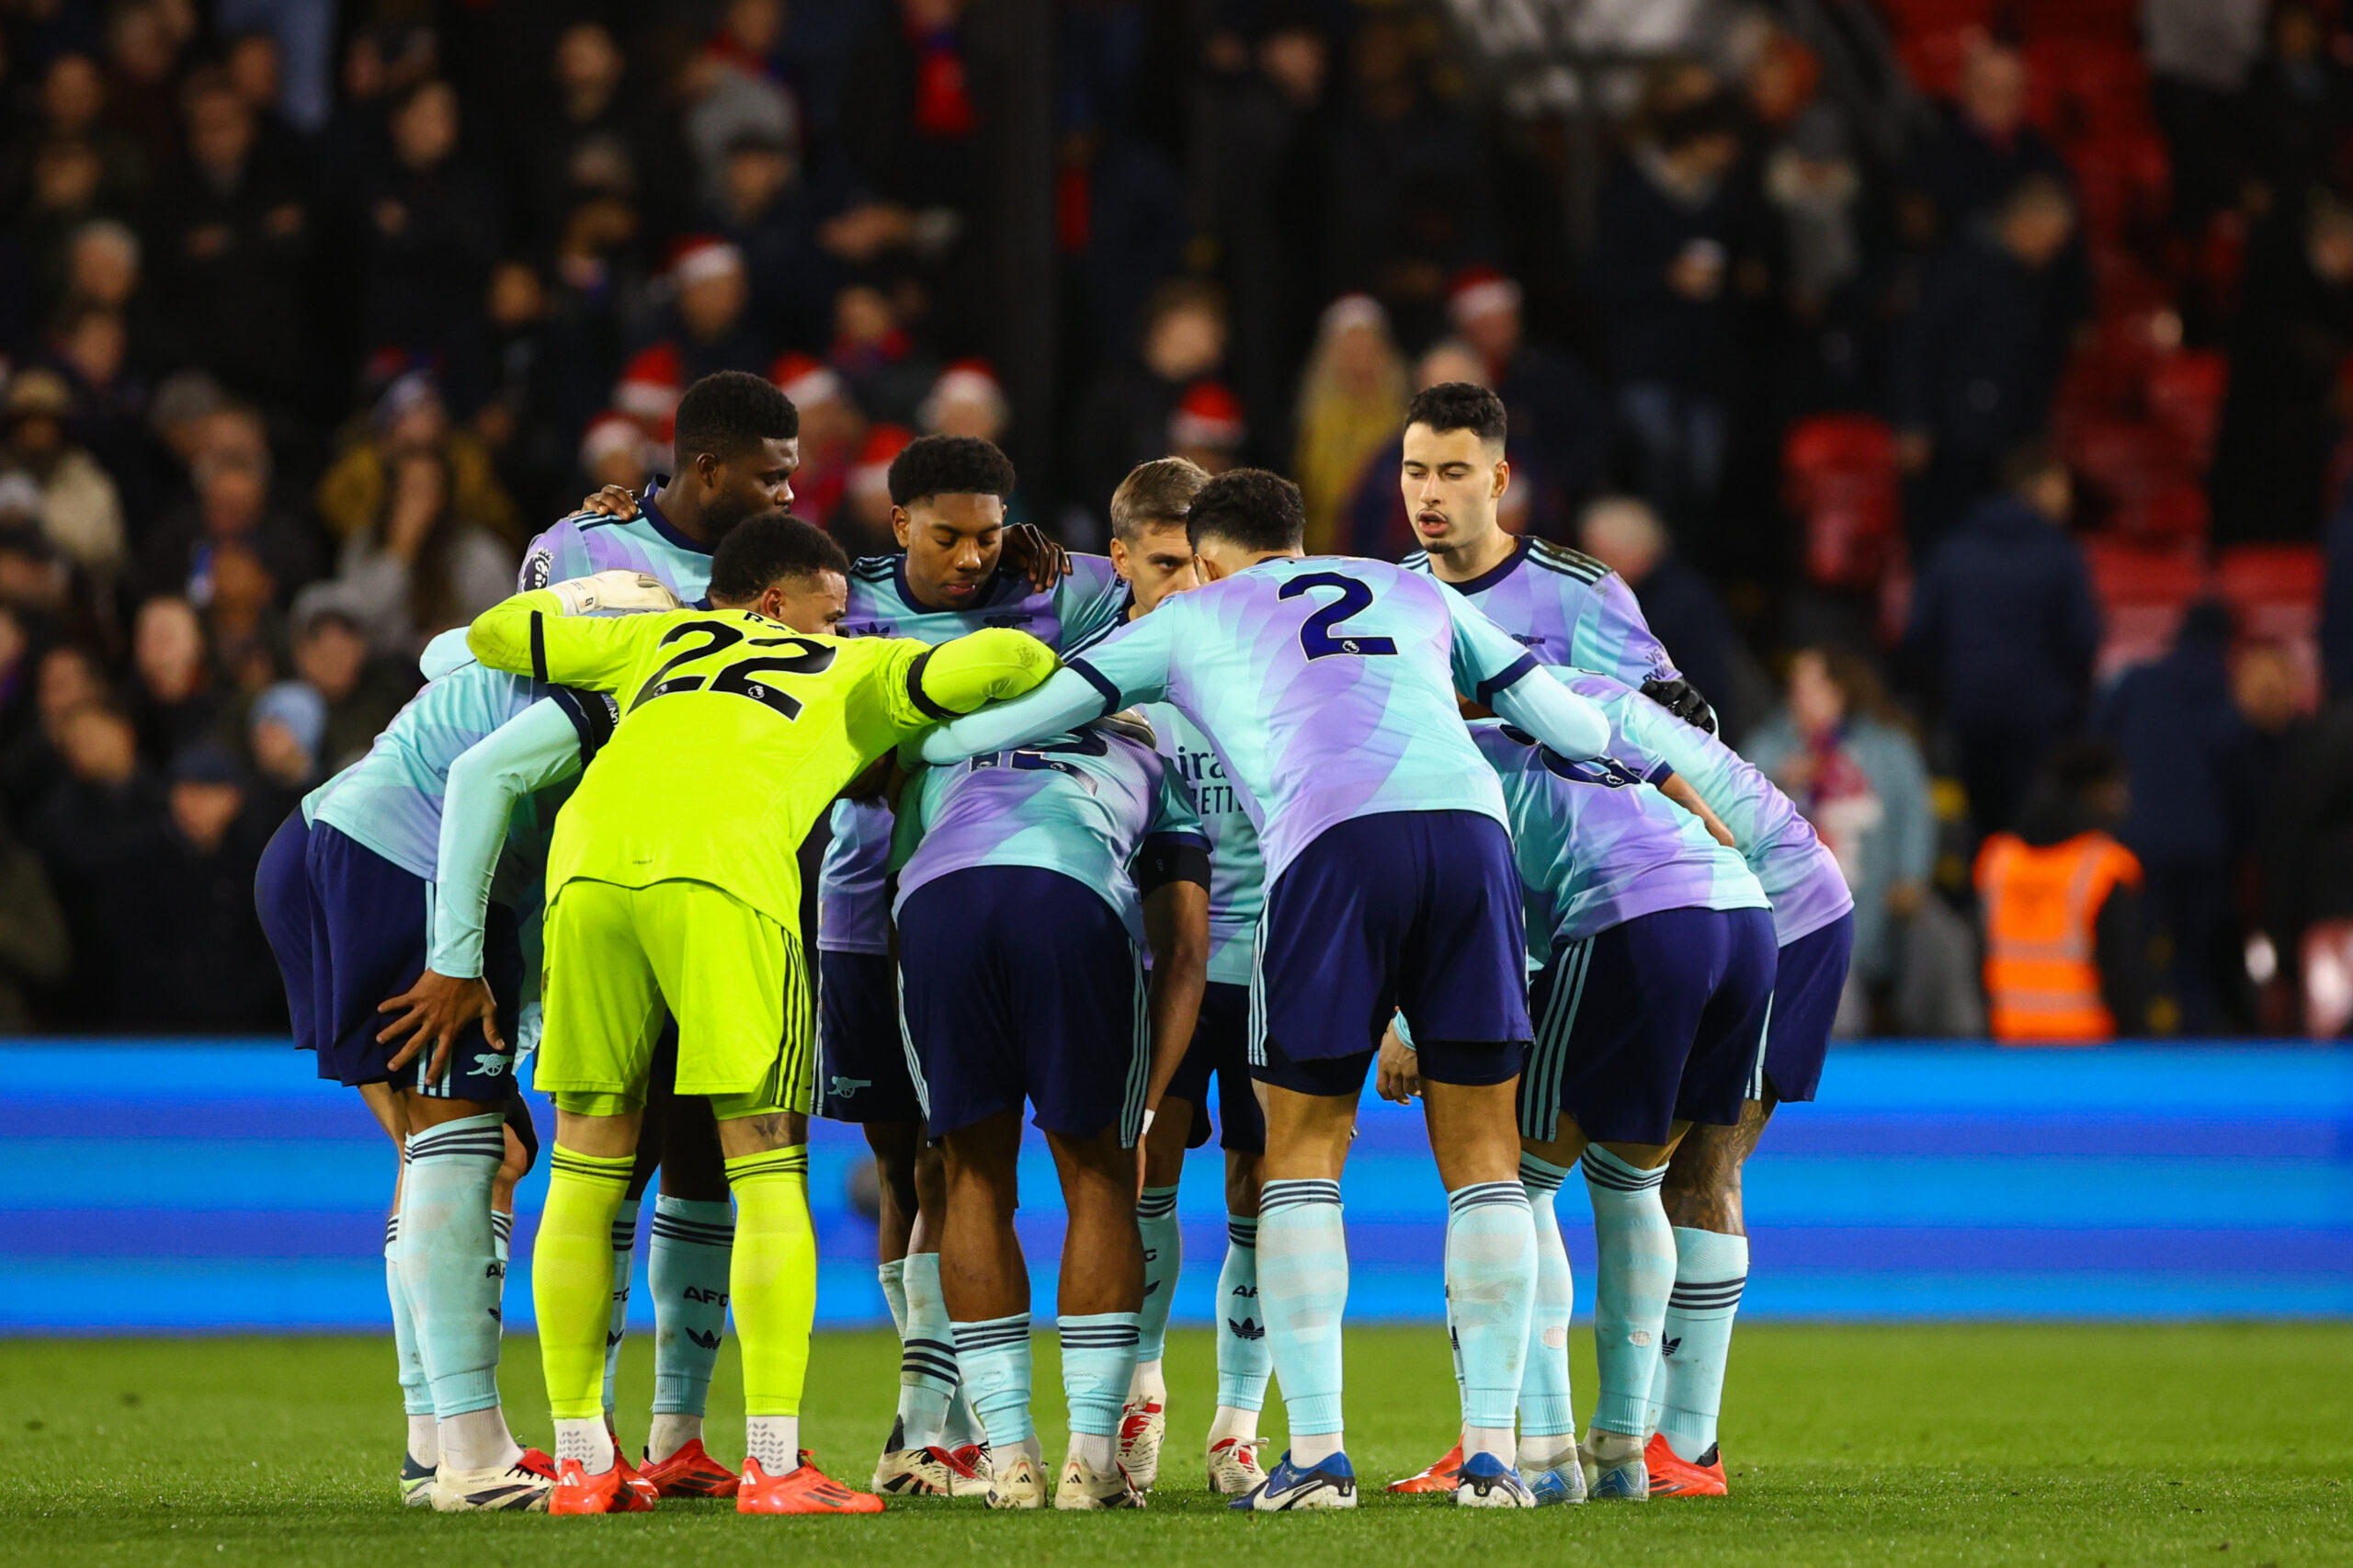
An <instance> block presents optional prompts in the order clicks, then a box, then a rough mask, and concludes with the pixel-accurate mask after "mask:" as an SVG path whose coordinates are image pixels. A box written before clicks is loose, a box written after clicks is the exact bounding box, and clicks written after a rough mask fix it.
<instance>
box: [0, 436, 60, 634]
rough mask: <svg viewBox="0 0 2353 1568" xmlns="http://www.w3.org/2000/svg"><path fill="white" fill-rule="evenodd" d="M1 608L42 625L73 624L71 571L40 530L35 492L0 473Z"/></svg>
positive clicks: (14, 476)
mask: <svg viewBox="0 0 2353 1568" xmlns="http://www.w3.org/2000/svg"><path fill="white" fill-rule="evenodd" d="M0 604H6V605H7V606H8V607H9V608H11V609H15V610H17V611H20V612H22V613H23V614H25V615H28V616H29V617H31V618H33V619H35V620H37V621H40V622H41V623H44V624H49V625H57V624H59V623H61V622H63V621H66V620H68V619H74V614H75V608H76V607H75V606H74V569H73V566H72V565H71V564H70V563H69V562H67V561H66V560H65V558H64V557H63V555H61V554H59V553H58V550H57V546H56V545H54V544H52V543H51V541H50V538H49V535H47V534H46V533H43V532H42V531H41V527H40V491H39V490H36V489H35V488H33V482H32V481H31V480H29V479H27V478H26V477H25V476H24V475H23V474H21V473H0Z"/></svg>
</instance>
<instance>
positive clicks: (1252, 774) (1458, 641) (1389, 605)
mask: <svg viewBox="0 0 2353 1568" xmlns="http://www.w3.org/2000/svg"><path fill="white" fill-rule="evenodd" d="M1534 668H1535V661H1534V660H1533V659H1532V658H1531V657H1530V656H1529V654H1528V653H1526V652H1525V651H1524V650H1522V649H1521V648H1520V646H1519V644H1518V643H1517V642H1513V641H1512V640H1511V638H1510V637H1509V636H1507V635H1506V634H1505V633H1504V632H1503V631H1501V630H1499V629H1498V628H1497V627H1496V626H1495V623H1494V622H1493V621H1491V620H1489V619H1487V618H1486V617H1484V616H1483V615H1481V614H1480V613H1479V612H1478V611H1477V610H1476V609H1474V608H1472V607H1471V605H1470V603H1469V601H1467V600H1465V599H1464V598H1463V597H1461V595H1460V594H1457V593H1455V592H1454V591H1453V590H1452V589H1450V588H1449V587H1447V586H1446V585H1444V584H1442V583H1438V582H1436V581H1434V580H1432V579H1431V578H1429V577H1427V576H1416V575H1415V574H1412V573H1409V572H1406V571H1404V570H1403V569H1401V568H1399V567H1395V566H1391V565H1388V564H1386V563H1384V562H1377V561H1358V560H1353V559H1341V558H1336V557H1331V556H1312V557H1305V558H1302V557H1296V556H1281V557H1276V558H1273V559H1270V560H1266V561H1261V562H1258V563H1257V564H1256V565H1255V566H1250V567H1247V568H1245V570H1243V571H1240V572H1237V573H1235V574H1233V575H1232V576H1230V577H1226V578H1224V579H1222V580H1221V581H1219V582H1215V583H1212V584H1211V585H1208V586H1207V587H1204V588H1199V589H1196V590H1195V591H1193V592H1192V593H1188V594H1178V595H1176V596H1174V597H1170V598H1167V599H1165V600H1163V601H1162V602H1161V604H1160V605H1159V607H1158V608H1155V609H1154V611H1153V612H1152V613H1151V614H1150V615H1147V616H1144V617H1142V619H1137V620H1132V621H1130V622H1129V623H1128V624H1127V625H1125V626H1123V627H1121V628H1120V629H1119V630H1118V631H1114V632H1112V633H1111V635H1109V636H1108V637H1106V638H1104V639H1103V640H1102V641H1100V642H1097V643H1095V644H1094V645H1093V646H1091V647H1089V648H1087V649H1086V651H1085V652H1084V653H1079V654H1078V655H1076V656H1074V657H1073V658H1072V659H1071V660H1070V661H1069V664H1068V671H1069V672H1070V673H1074V674H1076V675H1078V676H1082V677H1083V678H1084V679H1085V680H1086V681H1087V682H1088V683H1089V684H1091V685H1092V686H1094V687H1095V688H1096V689H1097V691H1098V692H1100V693H1101V695H1102V697H1103V699H1104V700H1105V701H1106V703H1107V704H1108V708H1107V710H1111V709H1119V708H1124V707H1126V706H1128V705H1130V704H1131V703H1133V702H1152V701H1157V700H1163V699H1165V701H1167V702H1169V703H1171V704H1173V705H1174V706H1176V708H1178V709H1180V710H1183V711H1184V713H1185V715H1186V716H1187V717H1188V718H1189V719H1191V720H1192V721H1193V722H1194V723H1195V724H1196V725H1197V726H1199V729H1200V731H1201V733H1203V734H1204V735H1206V736H1207V737H1208V738H1209V740H1210V744H1211V747H1212V748H1213V749H1214V750H1215V751H1216V753H1217V756H1218V760H1219V762H1220V764H1221V765H1222V767H1223V769H1224V773H1225V777H1226V779H1227V780H1228V781H1229V782H1231V783H1233V784H1234V785H1235V786H1237V793H1238V794H1239V795H1240V797H1241V804H1242V807H1243V810H1244V811H1245V812H1247V813H1248V816H1249V820H1250V823H1251V825H1252V826H1253V827H1255V828H1256V830H1257V833H1258V838H1259V842H1260V845H1261V847H1262V849H1263V852H1264V854H1265V857H1266V864H1267V874H1266V883H1267V886H1269V887H1271V886H1272V885H1273V884H1274V882H1275V880H1276V879H1277V878H1279V877H1280V876H1281V875H1282V873H1283V869H1284V868H1285V867H1287V866H1289V865H1290V862H1291V861H1292V860H1293V859H1294V858H1296V857H1297V856H1298V855H1299V853H1300V851H1301V850H1302V849H1304V848H1305V847H1306V846H1308V844H1309V843H1311V842H1312V841H1313V839H1314V838H1315V836H1316V835H1318V834H1320V833H1322V832H1324V830H1325V829H1326V828H1329V827H1331V826H1333V825H1335V824H1338V823H1343V822H1347V821H1349V820H1351V819H1352V818H1356V817H1366V816H1374V815H1378V814H1380V813H1382V812H1461V811H1468V812H1483V813H1484V814H1485V815H1487V816H1491V817H1493V818H1495V820H1496V821H1497V822H1504V821H1506V817H1505V814H1504V803H1503V793H1502V791H1501V790H1500V789H1499V788H1498V787H1497V786H1496V784H1495V776H1494V774H1493V772H1492V771H1491V770H1490V769H1488V768H1486V767H1483V766H1482V765H1481V763H1480V759H1479V756H1478V748H1477V747H1475V746H1473V745H1472V744H1471V738H1470V735H1469V733H1467V732H1466V731H1465V730H1464V728H1463V726H1462V720H1461V716H1460V710H1459V709H1458V708H1457V706H1456V703H1455V692H1456V690H1457V689H1458V688H1459V689H1461V691H1463V692H1466V693H1470V694H1472V695H1474V696H1476V697H1477V698H1478V699H1479V700H1481V701H1487V700H1488V699H1491V698H1493V697H1494V696H1495V693H1497V692H1498V691H1500V690H1502V689H1503V688H1504V687H1508V686H1510V685H1511V684H1512V683H1513V682H1515V681H1517V680H1518V679H1520V678H1521V677H1522V676H1525V675H1527V674H1529V672H1530V671H1531V670H1533V669H1534ZM1054 678H1055V680H1056V681H1057V682H1059V681H1063V680H1064V679H1065V678H1066V677H1065V676H1055V677H1054ZM1040 689H1041V692H1042V691H1043V688H1040ZM1023 700H1024V701H1029V700H1030V699H1023ZM984 711H985V710H984ZM1011 711H1012V710H1011V708H1010V705H1008V708H1007V710H1006V712H1008V714H1009V713H1010V712H1011ZM1006 722H1010V720H1009V719H1008V720H1007V721H1006ZM963 723H965V724H973V722H972V721H963ZM990 727H992V726H989V725H974V727H973V728H972V730H970V731H967V732H965V733H979V732H980V731H981V730H983V729H987V728H990ZM956 728H957V727H956V726H949V731H944V732H942V734H943V735H947V734H949V733H951V732H954V731H955V730H956Z"/></svg>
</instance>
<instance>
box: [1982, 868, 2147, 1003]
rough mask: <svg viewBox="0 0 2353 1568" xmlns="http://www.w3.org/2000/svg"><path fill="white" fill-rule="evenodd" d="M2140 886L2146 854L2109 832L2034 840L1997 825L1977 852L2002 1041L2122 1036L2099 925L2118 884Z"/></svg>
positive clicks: (1991, 998) (1989, 979)
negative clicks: (2108, 992) (2112, 1008)
mask: <svg viewBox="0 0 2353 1568" xmlns="http://www.w3.org/2000/svg"><path fill="white" fill-rule="evenodd" d="M2120 882H2121V883H2123V884H2124V885H2126V886H2128V887H2133V888H2137V887H2139V886H2140V885H2141V862H2140V861H2138V860H2136V859H2134V858H2132V852H2131V850H2129V849H2127V848H2125V847H2124V846H2122V845H2120V844H2119V843H2117V842H2116V840H2115V839H2113V838H2111V837H2109V835H2107V834H2105V833H2080V834H2077V835H2075V837H2073V838H2070V839H2066V840H2064V841H2063V842H2061V843H2058V844H2052V845H2043V846H2036V845H2030V844H2029V843H2027V842H2026V840H2024V839H2022V838H2020V837H2019V836H2018V835H2017V834H2014V833H1997V834H1995V835H1992V836H1991V837H1989V838H1987V839H1986V840H1985V845H1984V848H1982V849H1980V850H1979V851H1978V854H1977V893H1978V899H1979V902H1980V903H1982V904H1983V905H1984V911H1985V1001H1986V1015H1987V1018H1988V1020H1989V1021H1990V1022H1991V1024H1992V1026H1993V1030H1994V1038H1995V1040H2048V1041H2076V1042H2088V1041H2092V1040H2113V1039H2115V1038H2116V1019H2115V1018H2114V1017H2112V1016H2110V1014H2109V1010H2108V1004H2107V1003H2106V1002H2105V1001H2103V1000H2102V999H2101V997H2100V990H2099V962H2098V959H2097V950H2096V937H2095V930H2096V927H2097V923H2098V920H2099V911H2100V906H2101V905H2102V904H2104V903H2107V902H2108V895H2109V892H2111V891H2112V890H2113V889H2114V888H2115V887H2116V885H2117V884H2118V883H2120Z"/></svg>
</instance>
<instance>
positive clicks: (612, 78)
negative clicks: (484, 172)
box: [517, 21, 692, 244]
mask: <svg viewBox="0 0 2353 1568" xmlns="http://www.w3.org/2000/svg"><path fill="white" fill-rule="evenodd" d="M552 66H553V74H554V78H555V84H554V85H555V97H554V102H553V103H552V105H551V106H550V108H551V109H552V112H542V113H540V114H536V115H533V116H531V117H529V119H527V120H526V121H525V122H524V125H523V127H522V135H521V137H520V139H519V141H520V155H521V159H522V173H521V177H520V179H519V180H518V182H517V184H518V186H519V187H520V188H521V189H522V190H523V191H524V192H525V193H526V194H527V197H528V199H529V201H530V202H531V209H530V213H531V218H530V222H531V229H532V233H534V235H535V236H536V237H537V238H538V239H539V241H540V243H542V244H545V243H548V242H550V241H552V240H553V239H554V238H555V236H556V235H557V233H559V232H560V231H561V229H562V227H563V222H564V219H565V215H566V214H567V213H568V212H569V211H570V210H572V208H573V207H574V204H575V203H576V202H577V201H578V200H579V199H580V198H581V197H582V196H584V195H585V194H587V193H590V192H601V193H605V194H608V195H614V196H619V197H620V198H622V199H626V200H631V201H636V202H639V203H642V204H644V205H646V206H647V207H648V208H649V209H650V210H653V211H654V213H655V216H656V222H655V227H656V228H657V229H659V230H661V231H664V232H667V231H669V230H670V229H672V228H674V227H675V226H676V222H678V221H679V220H681V219H683V217H684V216H685V212H686V210H687V207H688V203H689V202H690V201H691V199H692V192H691V191H690V190H688V189H683V188H676V187H682V186H684V185H685V183H686V182H684V181H680V180H678V179H676V178H675V177H672V171H675V170H676V169H678V168H679V167H680V166H681V161H682V157H683V152H684V149H683V148H682V147H681V146H680V145H679V143H678V142H677V138H676V131H675V130H673V129H672V128H669V127H667V126H666V125H665V122H664V119H663V117H662V116H661V115H659V114H657V113H655V112H654V111H653V108H652V106H651V105H650V104H649V102H648V101H647V96H646V95H644V94H642V93H633V92H629V91H625V90H624V83H625V80H626V77H627V74H628V61H627V59H626V58H625V57H624V56H623V55H622V53H621V51H620V45H619V44H617V43H615V42H614V41H613V35H612V33H611V32H610V31H609V30H608V29H607V28H606V27H605V25H604V24H603V23H601V22H594V21H579V22H574V23H573V24H572V25H571V26H569V27H567V28H564V29H563V32H562V33H561V34H559V35H558V36H557V39H556V44H555V54H554V59H553V62H552Z"/></svg>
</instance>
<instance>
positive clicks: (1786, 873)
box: [1551, 669, 1855, 948]
mask: <svg viewBox="0 0 2353 1568" xmlns="http://www.w3.org/2000/svg"><path fill="white" fill-rule="evenodd" d="M1551 673H1552V675H1553V676H1555V677H1557V678H1558V679H1560V680H1561V681H1562V682H1563V683H1564V684H1565V685H1566V686H1567V687H1569V689H1570V690H1572V691H1574V692H1576V693H1578V694H1579V695H1581V696H1584V697H1587V698H1590V699H1592V700H1593V701H1594V702H1595V703H1596V704H1597V705H1598V706H1599V707H1600V709H1601V710H1602V711H1603V712H1605V713H1607V714H1608V715H1609V725H1610V730H1611V732H1612V733H1613V734H1620V733H1622V734H1624V735H1626V736H1628V737H1630V739H1631V744H1634V745H1635V746H1638V747H1640V748H1641V749H1642V750H1643V751H1644V752H1646V753H1647V754H1649V755H1650V756H1656V757H1658V758H1660V759H1662V760H1663V761H1665V764H1666V765H1667V766H1668V767H1671V768H1673V769H1674V770H1675V771H1676V772H1677V773H1678V774H1680V775H1681V776H1682V777H1683V779H1684V781H1685V782H1686V783H1688V784H1689V785H1690V786H1691V788H1692V789H1693V790H1695V791H1697V792H1698V794H1699V799H1701V800H1703V801H1707V802H1708V806H1709V808H1710V809H1711V810H1712V811H1713V812H1715V813H1716V815H1717V816H1719V817H1721V818H1722V819H1723V824H1724V826H1726V827H1728V828H1730V829H1731V830H1732V835H1733V840H1734V841H1735V842H1737V843H1738V844H1739V846H1740V853H1741V856H1742V858H1744V859H1745V860H1746V861H1747V862H1748V869H1750V870H1752V871H1754V872H1756V880H1757V881H1759V882H1760V883H1762V884H1763V885H1764V888H1765V893H1766V896H1767V897H1768V898H1770V899H1771V900H1772V901H1773V935H1774V939H1775V940H1776V941H1777V942H1779V944H1780V945H1781V946H1782V947H1785V948H1786V947H1788V946H1789V945H1790V943H1791V942H1794V941H1796V940H1797V939H1798V938H1799V937H1810V936H1812V935H1813V933H1814V932H1816V931H1819V930H1821V929H1822V928H1823V927H1824V926H1827V925H1829V924H1830V923H1831V922H1832V921H1834V920H1836V919H1837V918H1838V917H1839V916H1840V915H1844V914H1846V913H1847V911H1848V910H1850V909H1852V908H1854V907H1855V896H1854V894H1853V893H1852V892H1849V891H1848V890H1847V878H1846V876H1845V874H1844V873H1842V872H1841V871H1840V870H1839V869H1838V860H1837V858H1836V856H1834V855H1832V854H1831V853H1830V847H1829V846H1827V845H1825V844H1824V843H1823V842H1822V840H1821V838H1820V837H1819V836H1818V835H1816V834H1815V833H1814V831H1813V824H1812V823H1809V822H1807V821H1806V820H1805V818H1804V817H1803V816H1802V815H1801V814H1799V812H1798V809H1797V806H1796V804H1795V803H1794V802H1792V801H1790V798H1789V797H1788V796H1787V795H1784V794H1782V793H1781V791H1780V790H1779V789H1777V788H1775V787H1774V784H1773V781H1772V780H1771V779H1770V778H1767V777H1765V772H1764V769H1762V768H1760V767H1756V766H1755V765H1754V764H1752V763H1750V762H1749V761H1748V760H1747V759H1746V758H1745V757H1743V756H1741V755H1740V754H1739V753H1738V752H1736V751H1734V750H1733V749H1732V747H1730V746H1728V745H1726V744H1724V743H1723V742H1722V741H1721V740H1718V739H1717V738H1716V737H1715V736H1713V735H1711V734H1710V733H1707V732H1706V731H1705V730H1701V729H1697V728H1695V727H1693V726H1692V725H1689V724H1687V723H1685V722H1683V721H1682V720H1680V719H1677V717H1676V716H1675V715H1674V714H1672V713H1669V712H1668V711H1667V710H1665V709H1664V708H1662V707H1660V706H1659V705H1658V704H1657V703H1655V702H1653V701H1652V700H1651V699H1649V698H1647V697H1644V696H1643V694H1642V693H1641V692H1639V691H1636V690H1633V689H1632V688H1631V687H1627V686H1624V685H1622V684H1620V683H1619V682H1617V681H1613V680H1609V679H1608V677H1606V676H1593V675H1590V674H1587V673H1585V672H1581V671H1576V670H1566V669H1554V670H1552V672H1551Z"/></svg>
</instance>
